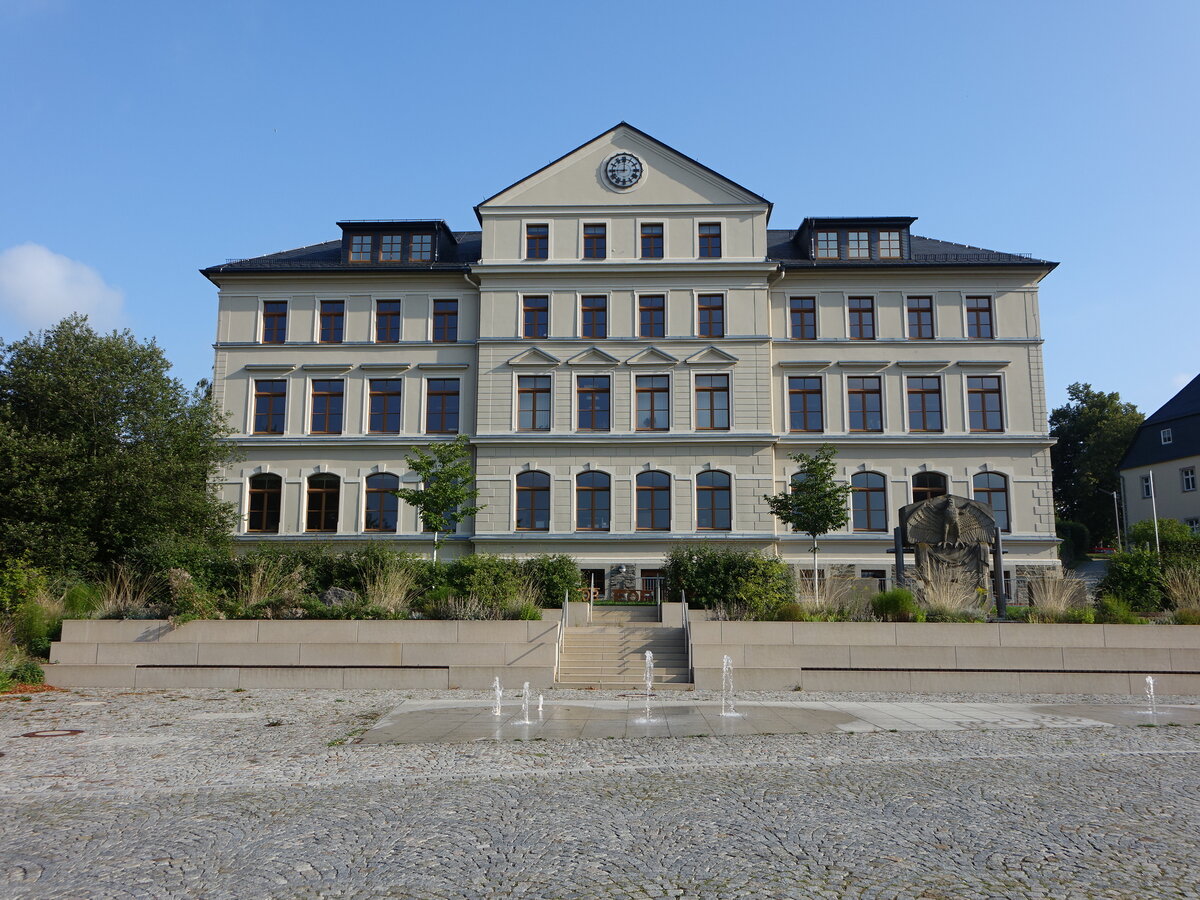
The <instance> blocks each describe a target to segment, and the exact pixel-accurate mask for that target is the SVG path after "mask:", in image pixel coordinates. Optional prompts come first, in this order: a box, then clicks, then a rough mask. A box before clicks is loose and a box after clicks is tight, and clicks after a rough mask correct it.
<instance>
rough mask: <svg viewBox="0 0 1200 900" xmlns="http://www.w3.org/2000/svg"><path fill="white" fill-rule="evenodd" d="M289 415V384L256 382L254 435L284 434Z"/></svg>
mask: <svg viewBox="0 0 1200 900" xmlns="http://www.w3.org/2000/svg"><path fill="white" fill-rule="evenodd" d="M286 414H287V382H286V381H256V382H254V433H255V434H283V425H284V418H285V416H286Z"/></svg>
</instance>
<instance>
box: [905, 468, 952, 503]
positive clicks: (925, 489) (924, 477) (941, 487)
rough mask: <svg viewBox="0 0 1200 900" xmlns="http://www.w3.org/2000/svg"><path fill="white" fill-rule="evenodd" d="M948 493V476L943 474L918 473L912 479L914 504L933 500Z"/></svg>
mask: <svg viewBox="0 0 1200 900" xmlns="http://www.w3.org/2000/svg"><path fill="white" fill-rule="evenodd" d="M945 493H946V476H945V475H943V474H942V473H941V472H918V473H917V474H916V475H914V476H913V479H912V498H913V503H919V502H921V501H922V500H932V499H933V498H934V497H941V496H942V495H944V494H945Z"/></svg>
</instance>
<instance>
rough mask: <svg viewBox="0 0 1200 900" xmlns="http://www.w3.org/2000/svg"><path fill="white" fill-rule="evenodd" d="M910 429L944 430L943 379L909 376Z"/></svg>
mask: <svg viewBox="0 0 1200 900" xmlns="http://www.w3.org/2000/svg"><path fill="white" fill-rule="evenodd" d="M908 430H909V431H941V430H942V379H940V378H936V377H934V378H931V377H927V376H919V377H918V376H910V377H909V379H908Z"/></svg>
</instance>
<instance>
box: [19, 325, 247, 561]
mask: <svg viewBox="0 0 1200 900" xmlns="http://www.w3.org/2000/svg"><path fill="white" fill-rule="evenodd" d="M169 369H170V364H169V363H168V362H167V360H166V358H165V357H164V356H163V353H162V350H161V349H160V348H159V347H158V346H157V345H156V344H155V343H154V342H153V341H149V342H146V343H139V342H138V341H137V339H136V338H135V337H134V336H133V334H131V333H130V332H129V331H124V332H120V333H118V332H115V331H114V332H113V333H111V334H107V335H101V334H97V333H96V332H95V331H93V330H92V328H91V327H90V326H89V325H88V322H87V318H86V317H85V316H79V315H73V316H70V317H68V318H66V319H63V320H62V321H61V322H59V323H58V324H57V325H56V326H54V327H53V328H51V329H49V330H47V331H43V332H39V333H37V334H30V335H28V336H26V337H25V338H24V339H22V340H19V341H16V342H14V343H10V344H0V493H2V494H3V496H4V501H5V502H4V503H3V504H2V505H0V550H2V551H3V553H5V554H6V555H8V556H22V555H24V556H26V557H27V558H28V559H29V560H30V561H31V562H32V563H33V564H35V565H38V566H41V567H44V568H46V569H51V570H76V571H83V570H86V569H88V568H91V567H94V566H97V565H105V564H108V563H111V562H114V561H116V560H121V559H128V560H134V561H137V560H139V559H145V558H147V557H148V556H149V555H151V554H153V553H155V552H156V549H157V548H159V547H161V546H162V544H163V543H164V542H169V541H179V540H185V541H199V542H203V543H214V542H215V543H220V542H224V541H226V540H227V539H228V534H229V532H230V531H231V530H232V527H233V523H234V514H233V510H232V508H231V507H230V506H229V505H228V504H224V503H222V502H220V501H219V500H218V499H217V498H216V496H215V495H214V493H213V492H212V490H211V488H210V486H209V484H210V479H211V477H212V476H213V475H215V474H216V473H217V471H218V469H219V468H220V466H221V465H222V464H223V463H225V462H226V461H229V460H230V459H231V458H232V445H231V444H229V443H228V442H227V441H226V440H225V438H226V436H227V434H228V433H229V432H228V430H227V429H226V428H225V426H224V424H223V423H222V422H220V420H219V419H218V417H217V415H216V413H215V410H214V407H213V404H212V401H211V399H210V398H209V396H208V391H207V388H206V386H205V385H203V384H202V385H200V386H198V387H197V388H196V389H195V390H193V391H188V390H187V389H186V388H184V386H183V384H182V383H181V382H179V381H178V380H177V379H174V378H171V377H170V375H169V374H168V371H169Z"/></svg>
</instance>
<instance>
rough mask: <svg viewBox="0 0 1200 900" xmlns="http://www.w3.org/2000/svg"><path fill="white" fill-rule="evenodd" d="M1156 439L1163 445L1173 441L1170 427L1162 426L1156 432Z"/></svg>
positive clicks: (1173, 437)
mask: <svg viewBox="0 0 1200 900" xmlns="http://www.w3.org/2000/svg"><path fill="white" fill-rule="evenodd" d="M1158 439H1159V441H1160V442H1161V443H1162V444H1163V445H1164V446H1165V445H1166V444H1170V443H1173V442H1174V440H1175V434H1174V432H1172V431H1171V429H1170V428H1164V429H1162V430H1161V431H1160V432H1159V433H1158Z"/></svg>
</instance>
